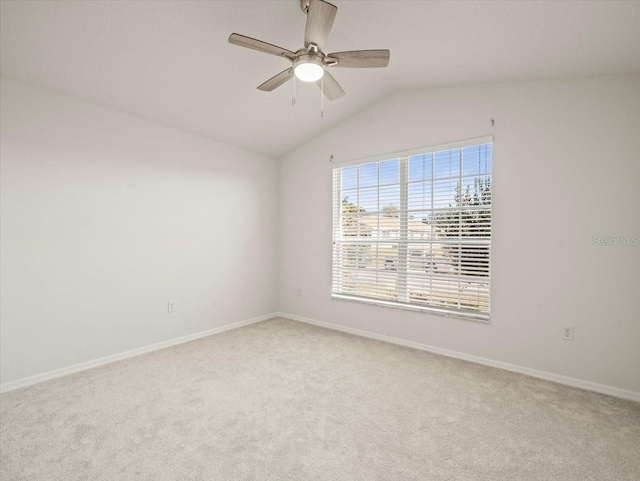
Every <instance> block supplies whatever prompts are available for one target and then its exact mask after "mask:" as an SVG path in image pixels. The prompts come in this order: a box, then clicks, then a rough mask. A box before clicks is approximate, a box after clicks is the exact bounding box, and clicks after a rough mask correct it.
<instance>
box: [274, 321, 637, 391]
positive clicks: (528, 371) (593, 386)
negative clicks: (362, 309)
mask: <svg viewBox="0 0 640 481" xmlns="http://www.w3.org/2000/svg"><path fill="white" fill-rule="evenodd" d="M278 316H279V317H284V318H287V319H292V320H294V321H299V322H304V323H306V324H313V325H314V326H320V327H325V328H327V329H333V330H334V331H341V332H346V333H348V334H355V335H356V336H362V337H368V338H370V339H376V340H378V341H384V342H390V343H392V344H398V345H400V346H406V347H412V348H414V349H420V350H421V351H428V352H432V353H434V354H441V355H443V356H448V357H453V358H456V359H462V360H463V361H469V362H474V363H476V364H483V365H485V366H491V367H497V368H498V369H504V370H506V371H513V372H517V373H520V374H525V375H527V376H532V377H537V378H540V379H545V380H547V381H553V382H557V383H559V384H565V385H567V386H573V387H577V388H580V389H586V390H587V391H594V392H599V393H602V394H608V395H610V396H614V397H617V398H622V399H628V400H630V401H636V402H640V393H638V392H634V391H627V390H625V389H620V388H617V387H613V386H607V385H606V384H599V383H595V382H591V381H584V380H582V379H577V378H574V377H569V376H562V375H560V374H554V373H551V372H546V371H539V370H537V369H532V368H529V367H523V366H518V365H516V364H509V363H507V362H502V361H494V360H493V359H487V358H484V357H480V356H474V355H472V354H465V353H462V352H457V351H450V350H448V349H442V348H440V347H435V346H429V345H427V344H421V343H418V342H413V341H407V340H406V339H401V338H398V337H391V336H385V335H384V334H376V333H374V332H370V331H362V330H360V329H353V328H351V327H345V326H340V325H338V324H332V323H330V322H324V321H318V320H315V319H309V318H307V317H302V316H297V315H295V314H289V313H286V312H279V313H278Z"/></svg>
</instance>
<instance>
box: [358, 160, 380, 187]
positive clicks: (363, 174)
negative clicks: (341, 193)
mask: <svg viewBox="0 0 640 481" xmlns="http://www.w3.org/2000/svg"><path fill="white" fill-rule="evenodd" d="M359 175H360V178H359V185H358V186H359V187H360V188H362V187H374V186H376V185H378V163H377V162H372V163H370V164H362V165H361V166H360V167H359Z"/></svg>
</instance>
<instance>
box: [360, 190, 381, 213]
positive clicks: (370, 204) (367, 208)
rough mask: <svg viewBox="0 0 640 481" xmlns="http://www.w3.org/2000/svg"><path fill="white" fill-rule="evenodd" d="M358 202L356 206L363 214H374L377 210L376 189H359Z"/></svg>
mask: <svg viewBox="0 0 640 481" xmlns="http://www.w3.org/2000/svg"><path fill="white" fill-rule="evenodd" d="M359 197H360V200H359V201H358V205H359V206H360V209H361V210H362V211H364V212H376V211H377V210H378V188H377V187H371V188H367V189H360V191H359Z"/></svg>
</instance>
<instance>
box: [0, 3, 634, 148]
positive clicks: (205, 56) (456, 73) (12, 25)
mask: <svg viewBox="0 0 640 481" xmlns="http://www.w3.org/2000/svg"><path fill="white" fill-rule="evenodd" d="M333 3H334V4H335V5H336V6H337V7H338V15H337V17H336V21H335V24H334V28H333V31H332V33H331V35H330V37H329V40H328V42H327V45H326V48H325V51H326V52H332V51H341V50H358V49H375V48H389V49H390V50H391V62H390V65H389V68H387V69H371V70H365V69H335V70H333V73H334V76H335V77H336V79H337V80H338V81H339V82H340V83H341V84H342V86H343V88H344V90H345V91H346V92H347V95H346V96H345V97H343V98H341V99H339V100H336V101H334V102H331V103H330V104H329V103H328V102H326V103H325V116H324V118H320V115H319V110H320V92H319V90H318V89H317V87H316V86H315V85H309V84H302V83H301V82H299V83H298V103H297V105H296V106H295V107H292V106H291V96H292V89H293V85H292V83H288V84H286V85H285V86H283V87H280V88H279V89H278V90H276V91H275V92H271V93H265V92H261V91H258V90H256V87H257V86H258V85H259V84H260V83H262V82H263V81H265V80H266V79H268V78H270V77H272V76H273V75H275V74H276V73H278V72H280V71H281V70H284V69H285V68H287V66H288V61H286V60H285V59H280V58H277V57H274V56H270V55H265V54H261V53H259V52H255V51H253V50H247V49H243V48H240V47H237V46H234V45H230V44H228V43H227V38H228V36H229V34H231V33H232V32H237V33H241V34H244V35H248V36H251V37H255V38H258V39H261V40H265V41H267V42H270V43H274V44H276V45H280V46H282V47H285V48H288V49H290V50H296V49H298V48H300V47H302V39H303V34H304V25H305V16H304V14H303V13H302V12H301V10H300V7H299V0H282V1H211V2H203V1H156V2H141V1H104V2H102V1H90V2H75V1H70V2H61V1H52V2H41V1H30V2H14V1H4V0H3V1H2V2H1V5H2V6H1V37H0V46H1V52H0V53H1V65H0V67H1V73H2V75H3V76H6V77H8V78H12V79H16V80H19V81H23V82H26V83H30V84H33V85H36V86H40V87H44V88H48V89H51V90H54V91H57V92H60V93H63V94H66V95H70V96H72V97H76V98H79V99H83V100H87V101H90V102H94V103H96V104H99V105H103V106H106V107H110V108H113V109H116V110H119V111H121V112H125V113H129V114H132V115H136V116H139V117H142V118H145V119H149V120H153V121H156V122H160V123H163V124H166V125H169V126H172V127H176V128H179V129H183V130H186V131H190V132H194V133H197V134H201V135H204V136H207V137H211V138H214V139H217V140H220V141H223V142H227V143H230V144H234V145H238V146H241V147H244V148H247V149H250V150H254V151H257V152H262V153H266V154H269V155H272V156H275V157H279V156H281V155H283V154H285V153H286V152H288V151H290V150H292V149H293V148H295V147H296V146H298V145H299V144H301V143H303V142H304V141H306V140H308V139H310V138H312V137H314V136H316V135H318V134H319V133H321V132H323V131H324V130H326V129H328V128H330V127H332V126H334V125H336V124H337V123H339V122H340V121H342V120H344V119H346V118H348V117H350V116H352V115H354V114H355V113H356V112H358V111H360V110H362V109H363V108H365V107H366V106H368V105H370V104H371V103H372V102H374V101H376V100H377V99H379V98H380V97H382V96H384V95H387V94H389V93H390V92H392V91H394V90H397V89H400V88H411V87H426V86H441V85H451V84H469V83H479V82H500V81H512V80H534V79H547V78H562V77H578V76H595V75H607V74H621V73H633V72H640V27H639V26H640V2H638V1H629V2H613V1H605V2H587V1H578V2H570V1H560V2H515V1H513V2H479V1H478V2H475V1H474V2H435V1H433V2H432V1H423V2H421V1H346V0H333Z"/></svg>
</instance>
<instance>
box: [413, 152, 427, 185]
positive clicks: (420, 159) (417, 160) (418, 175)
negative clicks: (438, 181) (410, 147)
mask: <svg viewBox="0 0 640 481" xmlns="http://www.w3.org/2000/svg"><path fill="white" fill-rule="evenodd" d="M430 178H431V154H422V155H412V156H411V157H409V182H417V181H420V180H426V179H430Z"/></svg>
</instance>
